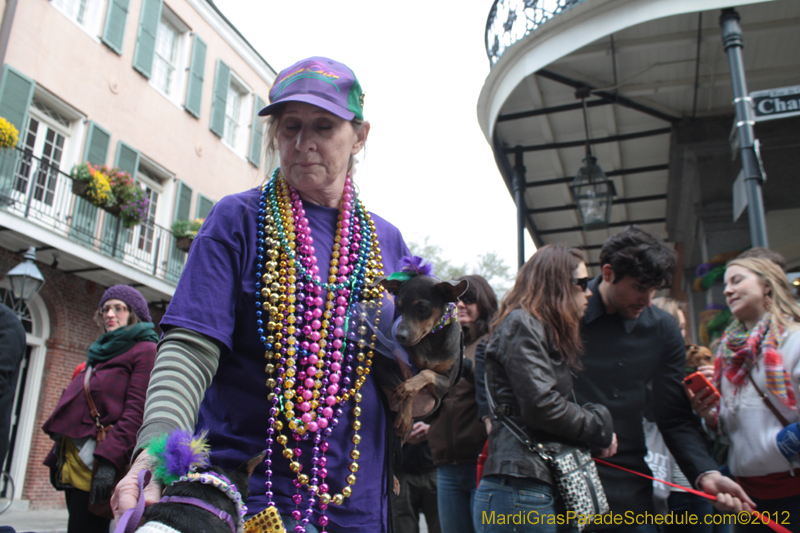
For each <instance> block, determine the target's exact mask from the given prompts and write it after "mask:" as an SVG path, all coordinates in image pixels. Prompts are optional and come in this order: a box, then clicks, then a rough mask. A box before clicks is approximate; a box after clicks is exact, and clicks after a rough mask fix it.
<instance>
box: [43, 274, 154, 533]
mask: <svg viewBox="0 0 800 533" xmlns="http://www.w3.org/2000/svg"><path fill="white" fill-rule="evenodd" d="M95 321H96V322H97V323H98V325H100V326H101V327H102V328H103V331H104V333H103V334H102V335H100V338H98V339H97V341H95V342H94V344H92V345H91V346H90V347H89V351H88V358H87V362H86V368H85V369H84V370H83V371H81V372H80V373H78V374H77V375H76V376H75V377H74V378H73V380H72V381H71V382H70V384H69V386H68V387H67V389H66V390H65V391H64V394H63V395H62V396H61V399H60V400H59V402H58V405H57V406H56V408H55V410H54V411H53V413H52V414H51V415H50V418H49V419H48V420H47V422H45V423H44V426H43V427H42V429H43V430H44V431H45V432H46V433H47V434H49V435H50V436H51V438H53V440H54V441H55V445H54V446H53V450H52V451H51V452H50V454H49V455H48V456H47V458H46V459H45V464H46V465H47V466H49V467H50V474H51V475H50V481H51V483H52V484H53V486H54V487H55V488H56V489H57V490H64V491H65V496H66V500H67V509H68V510H69V524H68V529H67V532H68V533H75V532H78V531H80V532H88V533H93V532H98V533H107V532H108V528H109V523H110V519H111V518H112V516H113V515H112V514H111V508H110V506H109V504H108V500H109V498H110V497H111V492H112V491H113V489H114V486H115V484H116V482H117V481H118V479H119V478H120V477H122V474H124V472H125V470H126V466H127V465H128V463H129V461H130V458H131V454H132V452H133V447H134V444H135V443H136V433H137V432H138V430H139V427H140V426H141V425H142V413H143V412H144V401H145V396H146V393H147V385H148V383H149V381H150V372H151V371H152V369H153V363H154V362H155V356H156V342H157V341H158V336H157V335H156V332H155V329H154V326H153V322H152V318H151V317H150V312H149V311H148V309H147V300H145V298H144V296H142V294H141V293H140V292H139V291H137V290H136V289H134V288H133V287H130V286H128V285H114V286H113V287H110V288H109V289H108V290H106V292H105V293H104V294H103V297H102V298H101V299H100V303H99V304H98V306H97V312H96V313H95ZM87 384H88V391H89V392H88V394H89V395H90V396H91V400H92V403H93V404H94V406H95V408H96V413H97V414H96V415H95V414H94V413H93V412H92V410H91V408H90V405H89V400H88V398H87V392H86V387H85V385H87ZM98 425H99V426H100V427H98Z"/></svg>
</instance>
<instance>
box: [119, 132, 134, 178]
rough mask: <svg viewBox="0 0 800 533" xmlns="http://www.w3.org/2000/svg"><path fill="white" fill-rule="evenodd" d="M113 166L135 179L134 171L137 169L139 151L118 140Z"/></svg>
mask: <svg viewBox="0 0 800 533" xmlns="http://www.w3.org/2000/svg"><path fill="white" fill-rule="evenodd" d="M114 166H115V167H117V168H119V169H120V170H121V171H123V172H127V173H128V174H130V175H131V177H132V178H134V179H136V171H137V170H139V151H138V150H135V149H133V148H131V147H130V146H128V145H127V144H125V143H124V142H122V141H119V143H118V144H117V156H116V158H115V159H114Z"/></svg>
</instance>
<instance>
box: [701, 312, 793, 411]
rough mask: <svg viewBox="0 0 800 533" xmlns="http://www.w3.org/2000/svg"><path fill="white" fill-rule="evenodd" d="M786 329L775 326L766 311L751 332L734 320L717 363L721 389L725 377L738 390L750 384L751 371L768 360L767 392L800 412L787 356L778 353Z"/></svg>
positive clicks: (717, 378) (766, 368) (716, 368)
mask: <svg viewBox="0 0 800 533" xmlns="http://www.w3.org/2000/svg"><path fill="white" fill-rule="evenodd" d="M783 330H784V328H782V327H778V326H773V325H772V313H770V312H766V313H764V316H763V317H761V320H759V322H758V324H756V326H755V327H754V328H753V329H752V330H751V331H749V332H748V331H747V328H746V327H745V325H744V324H743V323H742V321H741V320H734V321H733V322H731V324H730V325H729V326H728V328H727V329H726V330H725V333H724V334H723V336H722V341H721V342H720V346H719V353H718V355H717V359H716V362H715V363H714V383H715V385H716V386H717V388H719V386H720V382H721V381H722V375H723V374H724V375H725V378H727V380H728V381H730V382H731V383H732V384H733V385H734V386H735V387H736V389H737V391H738V389H739V388H741V386H742V385H743V384H744V383H745V381H747V376H748V375H749V374H750V370H751V369H752V368H753V367H754V366H756V365H757V364H758V360H759V358H761V359H762V360H763V361H764V370H765V372H766V377H767V390H768V391H770V392H771V393H772V394H774V395H775V396H777V397H778V398H780V400H781V401H782V402H783V403H784V404H785V405H786V406H787V407H789V408H791V409H796V408H797V407H796V405H797V400H796V399H795V396H794V390H792V381H791V379H790V377H789V373H788V372H786V369H785V368H784V366H783V356H782V355H781V353H780V352H779V351H778V344H779V343H780V338H781V335H782V334H783Z"/></svg>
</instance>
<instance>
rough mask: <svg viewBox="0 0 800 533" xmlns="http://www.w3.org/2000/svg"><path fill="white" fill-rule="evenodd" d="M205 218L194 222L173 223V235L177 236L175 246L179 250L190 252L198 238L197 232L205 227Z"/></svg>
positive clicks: (196, 219) (178, 221)
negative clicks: (195, 239)
mask: <svg viewBox="0 0 800 533" xmlns="http://www.w3.org/2000/svg"><path fill="white" fill-rule="evenodd" d="M205 221H206V219H204V218H195V219H194V220H176V221H175V222H173V223H172V234H173V235H175V246H176V247H177V248H178V249H179V250H183V251H184V252H188V251H189V249H190V248H191V246H192V241H194V238H195V237H196V236H197V232H198V231H200V228H201V227H202V226H203V222H205Z"/></svg>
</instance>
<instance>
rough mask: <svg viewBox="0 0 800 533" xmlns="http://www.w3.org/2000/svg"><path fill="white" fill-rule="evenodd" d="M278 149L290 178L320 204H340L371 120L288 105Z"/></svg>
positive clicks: (282, 164) (288, 179) (309, 106)
mask: <svg viewBox="0 0 800 533" xmlns="http://www.w3.org/2000/svg"><path fill="white" fill-rule="evenodd" d="M278 120H279V122H278V151H279V152H280V158H281V171H282V172H283V175H284V177H285V178H286V181H288V182H289V184H290V185H291V186H293V187H294V188H295V189H297V190H298V191H299V192H300V194H301V196H302V197H303V198H304V199H306V200H310V201H312V202H314V203H315V204H318V205H325V206H328V207H338V204H339V200H340V199H341V197H342V191H343V190H344V182H345V178H346V177H347V171H348V167H349V163H350V157H351V156H354V155H356V154H357V153H358V152H360V151H361V149H362V148H363V147H364V143H365V142H366V140H367V135H368V134H369V123H368V122H364V123H363V124H362V126H361V127H360V128H359V129H358V131H356V130H355V129H354V128H353V125H352V124H351V123H350V122H348V121H347V120H344V119H342V118H339V117H337V116H336V115H334V114H332V113H329V112H327V111H325V110H324V109H322V108H319V107H317V106H315V105H311V104H306V103H303V102H290V103H288V104H286V107H285V109H284V110H283V114H282V115H281V116H280V118H279V119H278Z"/></svg>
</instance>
